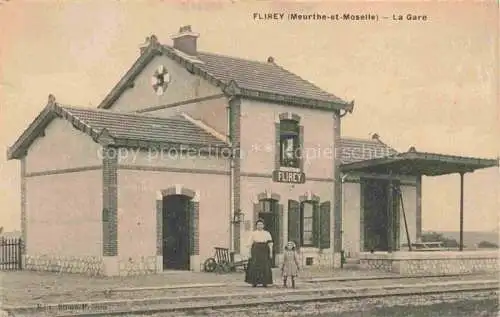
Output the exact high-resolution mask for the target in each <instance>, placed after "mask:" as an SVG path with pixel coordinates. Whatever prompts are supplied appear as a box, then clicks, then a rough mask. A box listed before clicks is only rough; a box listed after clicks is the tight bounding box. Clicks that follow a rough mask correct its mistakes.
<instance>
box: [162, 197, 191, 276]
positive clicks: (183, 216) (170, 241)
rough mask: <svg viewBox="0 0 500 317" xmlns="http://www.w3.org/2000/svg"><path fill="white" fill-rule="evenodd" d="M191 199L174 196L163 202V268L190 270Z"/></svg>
mask: <svg viewBox="0 0 500 317" xmlns="http://www.w3.org/2000/svg"><path fill="white" fill-rule="evenodd" d="M189 214H190V213H189V198H188V197H185V196H181V195H172V196H167V197H165V198H164V202H163V215H164V217H163V268H164V269H167V270H168V269H170V270H189V269H190V261H189V260H190V252H189V250H190V245H189V243H190V241H189V237H190V234H189V216H190V215H189Z"/></svg>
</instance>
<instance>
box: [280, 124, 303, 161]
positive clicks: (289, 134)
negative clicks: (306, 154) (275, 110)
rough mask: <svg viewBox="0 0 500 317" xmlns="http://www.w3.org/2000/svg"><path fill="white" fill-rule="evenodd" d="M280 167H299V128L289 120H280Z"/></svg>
mask: <svg viewBox="0 0 500 317" xmlns="http://www.w3.org/2000/svg"><path fill="white" fill-rule="evenodd" d="M279 132H280V140H279V143H280V165H281V166H283V167H295V168H299V167H300V126H299V122H298V121H296V120H291V119H282V120H280V131H279Z"/></svg>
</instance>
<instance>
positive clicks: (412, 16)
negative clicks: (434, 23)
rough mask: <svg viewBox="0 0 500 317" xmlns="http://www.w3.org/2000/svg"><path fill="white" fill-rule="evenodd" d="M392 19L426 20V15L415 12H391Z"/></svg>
mask: <svg viewBox="0 0 500 317" xmlns="http://www.w3.org/2000/svg"><path fill="white" fill-rule="evenodd" d="M392 19H393V20H394V21H427V19H428V18H427V15H415V14H409V13H408V14H407V15H403V14H393V15H392Z"/></svg>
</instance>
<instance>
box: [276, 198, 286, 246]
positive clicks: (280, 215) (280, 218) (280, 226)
mask: <svg viewBox="0 0 500 317" xmlns="http://www.w3.org/2000/svg"><path fill="white" fill-rule="evenodd" d="M283 216H284V208H283V205H282V204H279V205H278V237H277V238H276V239H277V240H278V241H276V243H277V247H278V249H277V252H276V253H281V252H282V251H283V248H284V244H283V243H284V241H283V240H284V237H283V232H284V223H283V222H284V221H283V219H284V218H283Z"/></svg>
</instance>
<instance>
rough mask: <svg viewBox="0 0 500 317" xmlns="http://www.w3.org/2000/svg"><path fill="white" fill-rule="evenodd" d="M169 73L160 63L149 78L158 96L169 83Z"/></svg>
mask: <svg viewBox="0 0 500 317" xmlns="http://www.w3.org/2000/svg"><path fill="white" fill-rule="evenodd" d="M170 79H171V78H170V73H169V72H168V70H167V69H166V68H165V66H163V65H160V66H159V67H158V69H157V70H156V71H155V72H154V74H153V77H152V78H151V85H152V86H153V89H154V91H155V92H156V94H157V95H158V96H161V95H163V93H164V92H165V90H166V89H167V87H168V84H170Z"/></svg>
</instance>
